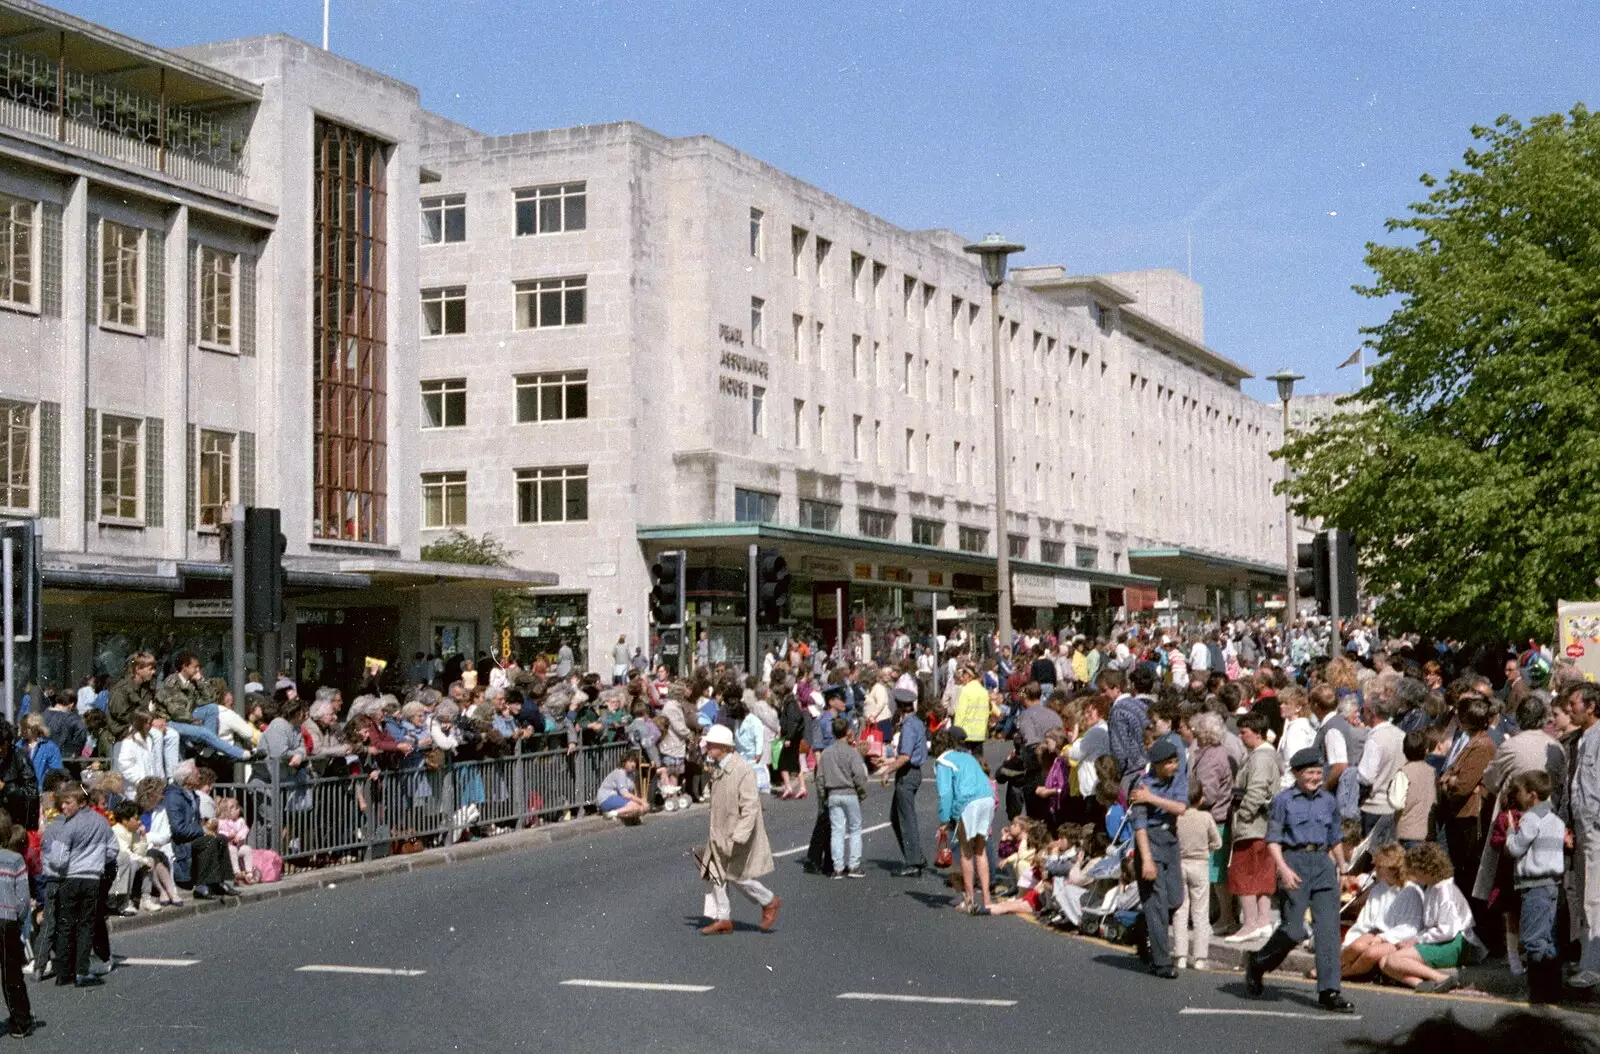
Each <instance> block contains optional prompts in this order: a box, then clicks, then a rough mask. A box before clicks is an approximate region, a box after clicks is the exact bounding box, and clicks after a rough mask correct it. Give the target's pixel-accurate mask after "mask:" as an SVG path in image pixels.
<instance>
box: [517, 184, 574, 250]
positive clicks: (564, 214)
mask: <svg viewBox="0 0 1600 1054" xmlns="http://www.w3.org/2000/svg"><path fill="white" fill-rule="evenodd" d="M574 188H576V189H574ZM569 200H576V201H580V202H581V203H582V204H580V205H579V206H578V209H580V210H581V212H582V215H581V216H580V217H579V222H578V225H577V226H571V225H570V223H569V217H568V208H569V206H568V202H569ZM546 201H556V202H559V205H558V207H557V211H558V212H559V213H560V216H561V226H560V227H558V228H554V229H549V230H547V229H545V226H544V203H545V202H546ZM529 204H531V205H532V207H533V211H532V220H533V223H532V229H531V230H523V229H522V219H523V211H522V210H523V206H525V205H529ZM588 229H589V181H588V180H586V179H575V180H567V181H564V182H561V183H541V184H539V185H537V186H532V187H518V188H516V189H515V190H513V191H512V193H511V235H512V237H514V238H542V237H545V236H546V235H553V234H571V233H573V232H575V231H586V230H588Z"/></svg>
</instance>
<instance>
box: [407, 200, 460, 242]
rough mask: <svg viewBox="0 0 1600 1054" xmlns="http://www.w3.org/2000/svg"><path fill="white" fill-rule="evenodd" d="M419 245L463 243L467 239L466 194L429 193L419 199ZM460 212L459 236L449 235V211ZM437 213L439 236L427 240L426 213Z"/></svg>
mask: <svg viewBox="0 0 1600 1054" xmlns="http://www.w3.org/2000/svg"><path fill="white" fill-rule="evenodd" d="M421 206H422V207H421V211H420V214H419V219H420V221H421V232H420V234H419V237H420V239H421V242H420V244H421V246H422V247H423V248H428V247H429V246H433V245H463V244H465V243H466V240H467V196H466V194H431V195H429V196H428V197H425V198H423V199H422V200H421ZM457 211H459V212H460V213H461V237H459V238H452V237H450V213H452V212H457ZM430 212H437V213H438V214H439V238H438V240H437V241H429V240H428V213H430Z"/></svg>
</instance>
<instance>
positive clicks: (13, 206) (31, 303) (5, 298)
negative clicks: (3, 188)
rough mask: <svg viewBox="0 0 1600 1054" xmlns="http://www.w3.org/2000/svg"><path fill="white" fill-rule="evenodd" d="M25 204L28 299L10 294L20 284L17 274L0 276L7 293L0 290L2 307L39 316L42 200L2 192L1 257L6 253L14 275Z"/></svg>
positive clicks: (9, 270) (7, 264)
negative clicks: (19, 219)
mask: <svg viewBox="0 0 1600 1054" xmlns="http://www.w3.org/2000/svg"><path fill="white" fill-rule="evenodd" d="M23 207H26V208H27V210H28V217H27V238H26V242H27V250H26V251H27V256H28V276H27V279H26V282H27V286H28V298H27V299H26V300H18V299H16V298H14V297H12V296H10V295H7V294H8V293H10V292H11V291H13V290H14V289H15V287H16V286H17V285H18V284H19V282H18V280H17V279H16V278H15V277H10V278H5V279H0V289H4V290H5V292H3V293H0V308H7V309H9V310H13V311H24V312H27V313H28V314H33V315H36V314H38V313H39V296H40V290H39V278H40V274H41V266H40V262H39V251H40V247H41V242H42V238H41V232H40V229H39V221H40V218H41V215H40V209H41V208H42V203H41V202H38V201H33V200H30V199H28V198H19V197H17V196H16V195H15V194H0V256H3V257H4V258H5V260H6V269H7V272H8V273H12V274H14V272H15V267H14V265H15V262H16V251H15V250H16V244H17V239H16V229H17V226H18V224H17V221H16V211H17V210H18V209H19V208H23Z"/></svg>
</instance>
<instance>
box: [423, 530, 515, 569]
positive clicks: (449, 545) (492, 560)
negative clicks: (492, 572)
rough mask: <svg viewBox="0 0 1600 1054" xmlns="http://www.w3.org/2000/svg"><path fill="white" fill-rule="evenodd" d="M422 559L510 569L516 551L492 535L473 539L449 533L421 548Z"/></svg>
mask: <svg viewBox="0 0 1600 1054" xmlns="http://www.w3.org/2000/svg"><path fill="white" fill-rule="evenodd" d="M421 555H422V558H423V559H424V560H430V561H433V562H435V563H441V564H476V565H478V566H479V567H510V566H511V558H512V557H514V556H516V555H517V554H516V550H514V549H508V548H506V544H505V543H504V542H502V541H500V540H499V539H498V538H496V537H495V536H494V535H492V534H485V535H484V536H483V537H482V538H474V537H473V536H472V535H470V534H468V533H466V532H465V531H451V532H450V533H449V534H447V535H445V536H444V537H443V538H440V539H439V540H438V541H436V542H429V543H428V544H427V545H424V546H423V547H422V554H421Z"/></svg>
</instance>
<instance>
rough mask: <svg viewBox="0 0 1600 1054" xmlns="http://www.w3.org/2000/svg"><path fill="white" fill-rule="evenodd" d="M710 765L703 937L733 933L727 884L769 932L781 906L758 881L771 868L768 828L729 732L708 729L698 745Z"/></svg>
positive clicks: (749, 775)
mask: <svg viewBox="0 0 1600 1054" xmlns="http://www.w3.org/2000/svg"><path fill="white" fill-rule="evenodd" d="M700 746H701V749H702V750H704V751H705V754H706V758H707V760H708V761H709V763H710V772H709V774H708V778H709V779H710V781H711V834H710V837H709V839H708V840H707V842H706V847H705V849H704V850H703V851H702V853H701V855H700V862H701V875H702V876H703V877H705V878H706V879H707V880H709V881H710V882H711V897H710V906H711V908H712V910H711V912H710V915H711V924H710V925H709V926H706V927H704V928H703V929H701V931H700V932H701V933H703V934H706V935H707V936H710V935H713V934H718V933H732V932H733V919H732V916H733V907H732V905H731V904H729V903H728V887H729V886H730V885H731V886H733V888H735V889H737V890H738V891H739V892H740V893H742V894H744V895H745V896H746V897H749V898H750V900H752V901H754V902H755V903H756V904H757V905H758V906H760V908H761V928H762V929H763V930H770V929H772V926H773V923H775V922H777V921H778V909H779V908H780V907H781V906H782V904H783V902H782V901H781V900H779V899H778V898H777V896H775V895H774V894H773V892H772V891H771V890H770V889H768V888H767V887H766V886H763V885H762V884H761V883H760V882H758V881H756V879H758V878H760V877H762V876H763V875H770V874H771V873H772V872H773V870H774V869H775V865H774V864H773V862H772V846H771V845H769V844H768V843H767V828H766V825H765V824H764V823H763V822H762V819H761V796H760V794H759V792H758V791H757V789H756V774H755V770H753V769H752V768H751V767H750V765H749V763H748V762H746V761H745V760H744V759H743V758H741V757H740V756H739V755H738V753H737V752H735V750H734V742H733V732H732V731H730V730H729V729H728V727H727V726H726V725H712V726H711V727H710V728H709V729H707V730H706V734H705V738H704V739H702V740H701V741H700Z"/></svg>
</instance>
